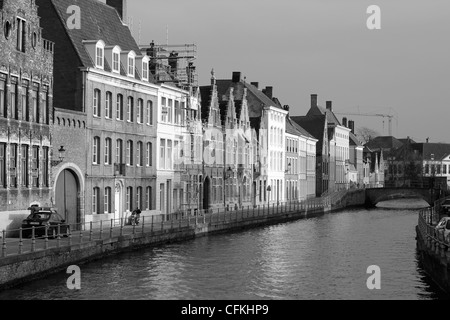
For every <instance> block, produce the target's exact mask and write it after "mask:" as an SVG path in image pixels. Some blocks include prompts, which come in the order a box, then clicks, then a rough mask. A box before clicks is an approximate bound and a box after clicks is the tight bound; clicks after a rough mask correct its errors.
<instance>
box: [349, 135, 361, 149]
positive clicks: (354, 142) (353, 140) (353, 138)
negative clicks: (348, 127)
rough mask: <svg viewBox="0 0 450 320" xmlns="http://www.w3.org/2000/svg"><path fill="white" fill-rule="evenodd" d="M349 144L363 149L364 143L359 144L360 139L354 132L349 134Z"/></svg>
mask: <svg viewBox="0 0 450 320" xmlns="http://www.w3.org/2000/svg"><path fill="white" fill-rule="evenodd" d="M349 142H350V145H351V146H356V147H361V146H362V143H361V142H359V140H358V138H357V137H356V135H355V134H353V133H352V132H350V133H349Z"/></svg>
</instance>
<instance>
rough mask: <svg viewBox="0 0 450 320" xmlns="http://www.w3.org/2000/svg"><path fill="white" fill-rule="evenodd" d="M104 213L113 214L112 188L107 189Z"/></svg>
mask: <svg viewBox="0 0 450 320" xmlns="http://www.w3.org/2000/svg"><path fill="white" fill-rule="evenodd" d="M103 211H104V212H105V213H110V212H111V188H110V187H106V188H105V204H104V207H103Z"/></svg>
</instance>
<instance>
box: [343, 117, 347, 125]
mask: <svg viewBox="0 0 450 320" xmlns="http://www.w3.org/2000/svg"><path fill="white" fill-rule="evenodd" d="M342 125H343V126H344V127H346V128H347V118H346V117H344V118H342Z"/></svg>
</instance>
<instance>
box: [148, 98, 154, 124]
mask: <svg viewBox="0 0 450 320" xmlns="http://www.w3.org/2000/svg"><path fill="white" fill-rule="evenodd" d="M147 124H149V125H153V102H152V101H147Z"/></svg>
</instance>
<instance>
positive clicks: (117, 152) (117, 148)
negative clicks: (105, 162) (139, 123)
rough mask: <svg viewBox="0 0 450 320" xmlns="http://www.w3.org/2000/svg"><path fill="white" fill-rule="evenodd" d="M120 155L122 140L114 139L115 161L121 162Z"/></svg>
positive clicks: (121, 152)
mask: <svg viewBox="0 0 450 320" xmlns="http://www.w3.org/2000/svg"><path fill="white" fill-rule="evenodd" d="M122 155H123V142H122V140H120V139H118V140H117V141H116V163H117V164H122V163H123V162H122Z"/></svg>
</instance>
